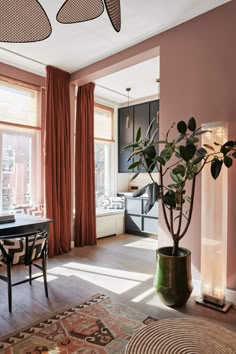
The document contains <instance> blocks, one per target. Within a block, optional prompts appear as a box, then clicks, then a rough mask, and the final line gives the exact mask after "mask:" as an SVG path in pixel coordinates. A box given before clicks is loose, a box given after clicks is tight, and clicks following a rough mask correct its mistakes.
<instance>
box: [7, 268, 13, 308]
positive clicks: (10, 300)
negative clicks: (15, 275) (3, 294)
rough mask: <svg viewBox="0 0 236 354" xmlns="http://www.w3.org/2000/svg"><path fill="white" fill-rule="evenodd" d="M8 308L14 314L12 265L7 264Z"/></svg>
mask: <svg viewBox="0 0 236 354" xmlns="http://www.w3.org/2000/svg"><path fill="white" fill-rule="evenodd" d="M7 278H8V279H7V285H8V308H9V312H12V285H11V263H10V262H7Z"/></svg>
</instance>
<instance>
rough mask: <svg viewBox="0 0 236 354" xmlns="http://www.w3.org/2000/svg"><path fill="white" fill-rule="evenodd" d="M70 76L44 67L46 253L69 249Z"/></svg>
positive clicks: (50, 254) (70, 219)
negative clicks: (47, 229)
mask: <svg viewBox="0 0 236 354" xmlns="http://www.w3.org/2000/svg"><path fill="white" fill-rule="evenodd" d="M69 83H70V75H69V74H68V73H67V72H65V71H62V70H59V69H56V68H53V67H50V66H48V67H47V77H46V124H45V127H46V142H45V143H46V144H45V191H46V196H45V197H46V216H47V217H48V218H51V219H53V220H54V223H51V226H50V235H49V256H50V257H52V256H54V255H58V254H62V253H63V252H68V251H69V250H70V248H71V222H72V204H71V128H70V93H69Z"/></svg>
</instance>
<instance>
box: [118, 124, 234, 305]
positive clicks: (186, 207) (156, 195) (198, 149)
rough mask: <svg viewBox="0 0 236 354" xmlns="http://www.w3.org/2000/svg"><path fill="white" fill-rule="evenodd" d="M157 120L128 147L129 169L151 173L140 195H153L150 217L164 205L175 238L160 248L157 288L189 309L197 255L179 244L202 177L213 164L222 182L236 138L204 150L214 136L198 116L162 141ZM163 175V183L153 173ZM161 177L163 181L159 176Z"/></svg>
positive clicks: (170, 302)
mask: <svg viewBox="0 0 236 354" xmlns="http://www.w3.org/2000/svg"><path fill="white" fill-rule="evenodd" d="M153 123H154V120H153V121H152V122H151V124H150V126H149V128H148V130H147V132H146V134H145V136H144V137H142V132H141V128H139V129H138V131H137V134H136V140H135V141H134V142H132V143H130V144H128V145H126V146H125V147H123V150H125V149H132V152H131V154H130V156H129V159H128V161H131V160H133V161H134V162H132V163H131V164H130V166H129V169H130V170H132V169H135V170H136V172H135V174H134V175H133V176H132V179H131V180H134V179H135V178H136V177H137V176H138V175H139V173H140V171H141V169H142V170H143V169H145V171H146V172H147V173H148V174H149V176H150V179H151V182H150V183H149V184H148V185H146V186H144V187H143V188H141V189H140V190H138V191H137V192H135V193H134V197H140V196H142V195H143V194H144V193H145V194H147V196H148V202H147V204H146V207H145V213H148V212H149V210H150V209H151V208H152V207H153V206H154V204H155V202H157V201H160V203H161V205H162V210H163V215H164V220H165V223H166V226H167V229H168V231H169V233H170V235H171V237H172V240H173V246H172V247H162V248H160V249H158V250H157V272H156V276H155V286H156V290H157V292H158V294H159V295H160V297H161V299H162V300H163V301H164V303H165V304H167V305H168V306H175V307H180V306H182V305H184V304H185V303H186V302H187V300H188V298H189V296H190V294H191V292H192V282H191V252H190V251H189V250H187V249H185V248H182V247H180V246H179V242H180V240H181V239H182V238H183V237H184V236H185V235H186V233H187V231H188V228H189V225H190V222H191V218H192V211H193V205H194V193H195V183H196V178H197V176H198V175H200V173H201V171H202V170H203V169H204V168H205V167H206V165H207V164H210V170H211V176H212V177H213V179H216V178H217V177H218V176H219V175H220V172H221V170H222V167H223V166H224V167H227V168H229V167H231V166H232V164H233V159H234V158H236V142H235V141H233V140H230V141H227V142H225V143H224V144H223V145H221V144H218V143H217V142H214V144H213V146H211V145H208V144H204V145H203V146H201V143H200V138H201V135H202V134H206V133H209V131H208V130H204V129H203V128H202V127H199V128H197V126H196V121H195V119H194V118H193V117H192V118H190V119H189V120H188V122H185V121H179V122H178V123H177V124H176V127H177V132H176V134H175V136H174V138H173V137H170V136H173V134H172V133H173V129H174V126H175V123H174V124H173V125H172V126H171V127H170V129H169V130H168V132H167V133H166V134H165V135H164V137H163V139H162V140H158V138H157V136H158V128H157V129H156V130H155V131H154V133H153V134H152V136H150V132H151V130H152V126H153ZM155 171H157V172H158V175H159V178H158V179H159V183H158V182H157V180H155V177H154V175H153V172H155ZM156 179H157V178H156Z"/></svg>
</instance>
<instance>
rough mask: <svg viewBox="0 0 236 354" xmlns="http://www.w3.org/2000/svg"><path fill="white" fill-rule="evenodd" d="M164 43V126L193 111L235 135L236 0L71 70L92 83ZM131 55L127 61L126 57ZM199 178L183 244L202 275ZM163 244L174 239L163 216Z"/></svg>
mask: <svg viewBox="0 0 236 354" xmlns="http://www.w3.org/2000/svg"><path fill="white" fill-rule="evenodd" d="M159 46H160V79H161V87H160V91H161V96H160V102H161V104H160V121H161V130H162V131H166V129H167V128H168V127H169V126H170V124H171V123H173V122H174V121H177V120H180V119H188V118H189V117H191V116H195V117H196V119H197V121H198V124H201V123H207V122H214V121H215V122H216V121H222V120H225V121H227V122H228V124H229V133H230V137H231V138H234V139H235V138H236V94H235V87H236V1H235V0H233V1H231V2H229V3H227V4H225V5H223V6H220V7H218V8H216V9H214V10H212V11H209V12H208V13H206V14H203V15H201V16H199V17H197V18H195V19H193V20H190V21H188V22H186V23H184V24H182V25H179V26H177V27H175V28H173V29H171V30H169V31H166V32H164V33H162V34H160V35H157V36H154V37H152V38H149V39H148V40H145V41H144V42H141V43H139V44H136V45H135V46H133V47H130V48H128V49H126V50H124V51H122V52H120V53H116V54H114V55H113V56H111V57H108V58H106V59H104V60H101V61H100V62H98V63H95V64H93V65H90V66H89V67H87V68H84V69H82V70H80V71H78V72H76V73H74V74H73V75H72V80H74V81H77V82H78V83H80V82H83V83H86V82H89V81H90V80H91V79H92V80H95V79H97V78H99V77H101V74H102V75H103V76H105V75H108V74H110V73H112V72H115V71H117V70H119V68H118V66H115V65H114V64H115V63H117V64H119V66H120V67H122V68H125V67H128V66H130V65H134V64H135V63H137V60H138V62H140V61H141V59H142V60H146V56H147V53H148V54H150V53H151V52H152V51H154V50H155V48H158V47H159ZM128 58H129V60H128ZM235 180H236V169H235V167H234V168H232V169H231V170H230V173H229V203H228V208H229V216H228V253H227V262H228V264H227V287H228V288H231V289H234V290H236V262H235V253H236V235H235V231H234V230H236V215H234V209H235V208H234V197H233V196H234V195H236V187H234V181H235ZM200 191H201V190H200V179H199V180H198V182H197V190H196V200H195V209H194V213H193V220H192V224H191V226H190V229H189V231H188V235H187V236H186V237H185V238H184V239H183V242H182V243H181V244H182V245H183V246H185V247H188V248H189V249H190V250H191V251H192V263H193V277H194V278H195V279H198V278H199V275H200V232H201V224H200V214H201V199H200ZM159 233H160V234H161V235H160V241H159V243H160V245H163V244H166V241H167V242H170V240H168V237H167V239H166V236H165V227H164V222H163V218H162V216H160V232H159Z"/></svg>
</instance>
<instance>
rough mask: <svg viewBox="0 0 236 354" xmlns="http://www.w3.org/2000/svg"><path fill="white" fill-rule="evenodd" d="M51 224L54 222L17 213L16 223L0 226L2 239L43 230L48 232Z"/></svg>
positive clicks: (0, 237)
mask: <svg viewBox="0 0 236 354" xmlns="http://www.w3.org/2000/svg"><path fill="white" fill-rule="evenodd" d="M50 222H53V220H52V219H47V218H43V217H39V216H33V215H28V214H20V213H17V214H16V215H15V221H13V222H8V223H3V224H0V239H3V238H5V237H6V236H14V235H18V234H22V233H27V232H34V231H37V230H41V229H43V230H45V231H47V232H48V230H49V224H50Z"/></svg>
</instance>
